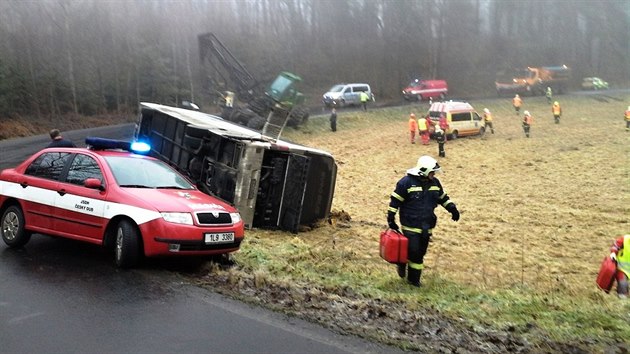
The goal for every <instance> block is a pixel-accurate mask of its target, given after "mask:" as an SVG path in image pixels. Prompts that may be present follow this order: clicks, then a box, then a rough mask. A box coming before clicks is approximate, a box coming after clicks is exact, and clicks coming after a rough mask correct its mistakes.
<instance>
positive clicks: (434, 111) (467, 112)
mask: <svg viewBox="0 0 630 354" xmlns="http://www.w3.org/2000/svg"><path fill="white" fill-rule="evenodd" d="M442 114H444V115H445V116H446V122H447V123H448V130H447V131H446V135H447V136H448V137H450V138H451V139H457V138H458V137H460V136H468V135H483V134H484V133H485V132H486V122H485V121H484V120H483V117H481V116H480V115H479V114H478V113H477V112H476V111H475V109H474V108H473V106H471V105H470V103H468V102H459V101H447V102H436V103H433V104H432V105H431V107H430V108H429V117H431V121H433V122H434V123H435V124H439V121H440V116H441V115H442Z"/></svg>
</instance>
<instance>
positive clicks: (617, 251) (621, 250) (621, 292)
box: [610, 234, 630, 299]
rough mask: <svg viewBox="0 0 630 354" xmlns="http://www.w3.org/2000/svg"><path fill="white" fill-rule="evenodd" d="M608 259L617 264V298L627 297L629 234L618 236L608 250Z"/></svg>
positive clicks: (629, 254) (629, 269) (629, 255)
mask: <svg viewBox="0 0 630 354" xmlns="http://www.w3.org/2000/svg"><path fill="white" fill-rule="evenodd" d="M610 259H612V260H613V261H615V263H617V273H616V275H615V279H616V280H617V296H619V298H620V299H626V298H627V297H628V278H629V277H630V234H626V235H623V236H620V237H619V238H617V239H616V240H615V242H614V243H613V245H612V247H611V248H610Z"/></svg>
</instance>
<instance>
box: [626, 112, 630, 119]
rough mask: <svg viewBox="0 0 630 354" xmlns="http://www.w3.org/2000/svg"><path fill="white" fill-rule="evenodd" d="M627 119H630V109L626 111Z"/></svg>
mask: <svg viewBox="0 0 630 354" xmlns="http://www.w3.org/2000/svg"><path fill="white" fill-rule="evenodd" d="M626 120H627V121H630V111H626Z"/></svg>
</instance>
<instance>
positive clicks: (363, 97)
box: [359, 91, 370, 111]
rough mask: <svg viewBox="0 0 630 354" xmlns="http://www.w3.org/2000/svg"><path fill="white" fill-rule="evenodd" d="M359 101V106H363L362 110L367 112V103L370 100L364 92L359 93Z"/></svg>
mask: <svg viewBox="0 0 630 354" xmlns="http://www.w3.org/2000/svg"><path fill="white" fill-rule="evenodd" d="M359 99H360V100H361V105H362V106H363V110H364V111H367V103H368V101H369V100H370V95H368V94H367V92H365V91H361V92H360V93H359Z"/></svg>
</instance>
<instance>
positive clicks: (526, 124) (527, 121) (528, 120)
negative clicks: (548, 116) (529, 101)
mask: <svg viewBox="0 0 630 354" xmlns="http://www.w3.org/2000/svg"><path fill="white" fill-rule="evenodd" d="M533 122H534V118H532V115H531V114H529V111H525V112H523V131H524V132H525V136H526V137H528V138H529V129H530V128H531V126H532V123H533Z"/></svg>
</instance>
